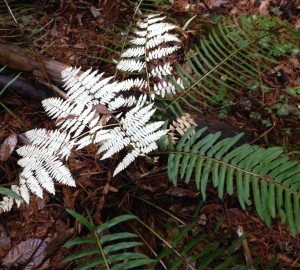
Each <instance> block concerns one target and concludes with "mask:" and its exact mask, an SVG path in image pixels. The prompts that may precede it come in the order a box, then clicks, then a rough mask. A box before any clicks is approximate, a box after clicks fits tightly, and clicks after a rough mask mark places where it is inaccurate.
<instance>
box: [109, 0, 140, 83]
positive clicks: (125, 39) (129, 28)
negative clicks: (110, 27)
mask: <svg viewBox="0 0 300 270" xmlns="http://www.w3.org/2000/svg"><path fill="white" fill-rule="evenodd" d="M142 2H143V0H140V1H139V3H138V5H137V7H136V8H135V11H134V13H133V17H132V20H130V23H129V26H128V27H127V31H126V35H125V38H124V41H123V44H122V49H121V52H120V57H119V60H118V63H119V62H120V61H121V55H122V52H123V51H124V48H125V46H126V44H127V39H128V36H129V32H130V31H131V27H132V24H133V19H134V17H135V15H136V14H137V12H138V10H139V8H140V6H141V4H142ZM117 74H118V69H117V68H116V71H115V75H114V78H113V80H115V79H116V76H117Z"/></svg>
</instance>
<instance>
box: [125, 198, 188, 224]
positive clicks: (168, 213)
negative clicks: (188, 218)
mask: <svg viewBox="0 0 300 270" xmlns="http://www.w3.org/2000/svg"><path fill="white" fill-rule="evenodd" d="M131 196H132V197H133V198H135V199H138V200H141V201H142V202H144V203H147V204H149V205H151V206H152V207H154V208H156V209H158V210H160V211H161V212H163V213H165V214H166V215H168V216H169V217H171V218H173V219H174V220H176V221H178V222H179V223H180V224H181V225H186V224H185V222H184V221H182V220H181V219H180V218H178V217H176V216H175V215H174V214H172V213H171V212H168V211H166V210H165V209H163V208H161V207H159V206H157V205H156V204H154V203H152V202H150V201H147V200H145V199H143V198H140V197H138V196H135V195H131Z"/></svg>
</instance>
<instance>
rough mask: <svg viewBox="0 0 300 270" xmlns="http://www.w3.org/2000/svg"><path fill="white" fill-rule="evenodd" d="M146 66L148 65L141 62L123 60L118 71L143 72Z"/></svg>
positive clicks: (118, 65) (118, 66)
mask: <svg viewBox="0 0 300 270" xmlns="http://www.w3.org/2000/svg"><path fill="white" fill-rule="evenodd" d="M145 66H146V64H145V63H144V62H143V61H141V60H134V59H122V60H121V61H120V62H119V63H118V64H117V69H119V70H122V71H127V72H135V71H136V72H141V71H142V70H143V69H144V68H145Z"/></svg>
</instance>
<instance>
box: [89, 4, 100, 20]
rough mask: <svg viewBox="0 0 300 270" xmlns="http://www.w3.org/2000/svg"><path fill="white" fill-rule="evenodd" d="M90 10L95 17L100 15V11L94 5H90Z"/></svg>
mask: <svg viewBox="0 0 300 270" xmlns="http://www.w3.org/2000/svg"><path fill="white" fill-rule="evenodd" d="M90 10H91V12H92V14H93V16H94V17H95V18H99V17H100V15H101V13H100V12H99V10H98V9H97V8H95V7H94V6H91V7H90Z"/></svg>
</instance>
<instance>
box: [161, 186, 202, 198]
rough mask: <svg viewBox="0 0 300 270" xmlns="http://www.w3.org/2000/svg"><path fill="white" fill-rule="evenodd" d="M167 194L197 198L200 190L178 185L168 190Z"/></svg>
mask: <svg viewBox="0 0 300 270" xmlns="http://www.w3.org/2000/svg"><path fill="white" fill-rule="evenodd" d="M166 194H168V195H170V196H172V197H188V198H195V197H196V196H197V195H199V192H194V191H192V190H189V189H184V188H178V187H171V188H169V189H168V190H167V191H166Z"/></svg>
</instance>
